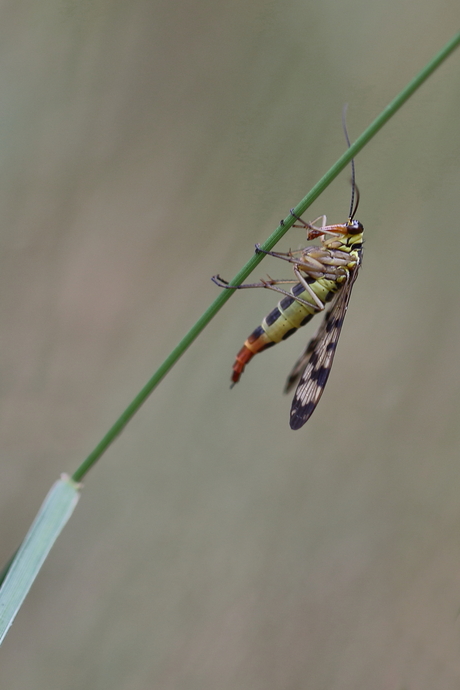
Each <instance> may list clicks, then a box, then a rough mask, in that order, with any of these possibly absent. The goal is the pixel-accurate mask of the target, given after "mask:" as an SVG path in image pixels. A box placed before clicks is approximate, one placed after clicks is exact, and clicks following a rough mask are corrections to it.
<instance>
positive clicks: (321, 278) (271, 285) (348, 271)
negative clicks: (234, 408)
mask: <svg viewBox="0 0 460 690" xmlns="http://www.w3.org/2000/svg"><path fill="white" fill-rule="evenodd" d="M352 205H353V204H352ZM355 211H356V208H355ZM353 215H354V213H352V214H351V217H350V218H349V219H348V221H347V222H346V223H343V224H338V225H326V224H325V218H324V217H323V224H322V225H321V226H316V225H314V224H310V223H305V222H304V221H301V222H302V224H303V226H304V227H305V228H306V229H307V231H308V235H307V239H308V240H311V239H315V238H318V237H319V238H320V240H321V244H320V245H319V246H309V247H306V248H304V249H300V250H297V251H292V252H288V253H287V254H281V253H277V252H266V253H267V254H270V255H271V256H274V257H276V258H279V259H283V260H284V261H288V262H289V263H291V264H292V265H293V270H294V274H295V276H296V280H274V279H272V278H269V279H267V280H262V281H261V282H260V283H253V284H245V285H240V286H238V287H234V286H230V285H228V284H227V283H226V282H225V281H223V280H222V279H221V278H220V277H219V276H214V278H213V280H214V282H215V283H217V285H219V286H220V287H224V288H227V289H242V288H256V287H262V288H267V289H269V290H274V291H275V292H281V293H282V294H283V295H284V297H283V299H281V300H280V302H279V303H278V306H277V307H275V309H273V310H272V311H271V312H270V313H269V314H268V315H267V316H266V317H265V319H264V320H263V321H262V324H261V325H260V326H258V327H257V328H256V329H255V330H254V331H253V332H252V333H251V335H250V336H249V337H248V339H247V340H246V342H245V343H244V345H243V347H242V348H241V350H240V351H239V352H238V354H237V356H236V360H235V363H234V365H233V374H232V385H234V384H235V383H237V382H238V381H239V379H240V376H241V374H242V373H243V371H244V368H245V366H246V364H247V363H248V362H249V361H250V360H251V359H252V357H253V356H254V355H255V354H257V353H259V352H262V351H263V350H266V349H267V348H269V347H272V346H273V345H275V344H276V343H279V342H280V341H281V340H286V338H289V336H290V335H292V334H293V333H294V331H296V330H297V329H298V328H300V327H302V326H304V325H305V324H306V323H308V321H310V319H311V318H312V317H313V316H314V315H315V314H316V313H317V312H319V311H323V310H324V309H325V306H326V304H327V303H328V302H330V301H332V305H331V307H330V309H329V311H328V312H327V313H326V315H325V317H324V319H323V322H322V324H321V326H320V328H319V331H318V333H317V334H316V335H315V336H314V338H313V339H312V340H311V341H310V342H309V344H308V346H307V348H306V349H305V351H304V352H303V353H302V355H301V357H300V358H299V360H298V361H297V363H296V365H295V367H294V369H293V370H292V372H291V374H290V375H289V377H288V380H287V383H286V387H285V392H287V391H288V390H290V389H291V388H292V387H293V386H294V385H295V383H296V382H297V381H299V383H298V386H297V389H296V392H295V395H294V399H293V402H292V407H291V419H290V425H291V429H300V427H302V426H303V425H304V424H305V422H306V421H307V420H308V419H309V418H310V416H311V415H312V413H313V411H314V409H315V408H316V405H317V404H318V402H319V399H320V398H321V395H322V393H323V390H324V387H325V385H326V382H327V379H328V377H329V372H330V370H331V366H332V362H333V359H334V355H335V351H336V347H337V341H338V339H339V336H340V332H341V329H342V325H343V321H344V318H345V314H346V312H347V308H348V303H349V300H350V295H351V290H352V287H353V284H354V282H355V280H356V278H357V275H358V269H359V267H360V265H361V260H362V251H363V249H362V247H363V232H364V228H363V226H362V224H361V223H360V222H359V221H357V220H353ZM299 220H300V219H299ZM297 227H298V226H297ZM328 235H329V238H328V239H326V236H328ZM256 251H261V250H259V249H258V248H257V249H256ZM292 283H295V284H294V285H293V286H292V287H291V289H290V291H289V292H287V291H286V290H284V289H282V288H281V287H279V286H280V285H286V284H292ZM299 379H300V380H299Z"/></svg>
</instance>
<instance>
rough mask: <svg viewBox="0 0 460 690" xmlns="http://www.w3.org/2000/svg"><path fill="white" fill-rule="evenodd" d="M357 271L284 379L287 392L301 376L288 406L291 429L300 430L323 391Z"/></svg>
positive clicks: (338, 295)
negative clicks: (289, 406) (289, 407)
mask: <svg viewBox="0 0 460 690" xmlns="http://www.w3.org/2000/svg"><path fill="white" fill-rule="evenodd" d="M357 273H358V271H354V273H353V274H352V275H351V276H350V279H349V281H348V282H347V283H346V284H345V285H344V286H343V287H342V289H341V290H340V291H339V292H338V294H337V297H336V298H335V300H334V302H333V304H332V307H331V308H330V309H329V311H328V312H327V313H326V315H325V317H324V319H323V321H322V323H321V326H320V327H319V330H318V332H317V334H316V335H315V336H314V337H313V338H312V339H311V340H310V342H309V343H308V345H307V348H306V350H305V352H304V353H303V354H302V356H301V357H300V358H299V360H298V361H297V363H296V365H295V367H294V369H293V370H292V372H291V374H290V376H289V378H288V380H287V382H286V387H285V391H286V392H287V391H288V390H289V389H290V388H291V387H292V386H293V385H294V384H295V382H296V381H297V379H298V378H299V376H300V375H301V379H300V381H299V385H298V386H297V389H296V392H295V395H294V399H293V401H292V406H291V419H290V426H291V429H300V428H301V427H302V426H303V425H304V424H305V422H307V421H308V419H309V418H310V417H311V415H312V414H313V412H314V410H315V408H316V406H317V404H318V402H319V400H320V398H321V396H322V394H323V391H324V387H325V386H326V383H327V380H328V378H329V373H330V371H331V367H332V362H333V361H334V355H335V351H336V349H337V342H338V340H339V337H340V333H341V330H342V326H343V320H344V318H345V314H346V313H347V309H348V303H349V301H350V295H351V290H352V288H353V284H354V282H355V280H356V277H357ZM302 370H303V373H301V372H302Z"/></svg>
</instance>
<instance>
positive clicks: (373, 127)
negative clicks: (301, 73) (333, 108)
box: [72, 32, 460, 482]
mask: <svg viewBox="0 0 460 690" xmlns="http://www.w3.org/2000/svg"><path fill="white" fill-rule="evenodd" d="M459 45H460V32H458V33H457V34H456V35H455V36H454V37H453V38H452V39H451V40H450V41H449V42H448V43H446V45H445V46H444V47H443V48H442V50H440V51H439V53H437V54H436V55H435V56H434V57H433V58H432V59H431V60H430V61H429V62H428V64H427V65H426V66H425V67H424V68H423V69H422V70H421V71H420V72H419V73H418V74H417V76H416V77H415V78H414V79H413V80H412V81H410V82H409V83H408V84H407V86H405V87H404V89H403V90H402V91H401V92H400V93H399V94H398V95H397V96H396V98H394V99H393V100H392V101H391V103H389V104H388V105H387V107H386V108H385V109H384V110H383V111H382V112H381V113H380V115H379V116H378V117H376V119H375V120H374V121H373V122H372V123H371V124H370V125H369V127H367V128H366V129H365V131H364V132H363V133H362V134H361V136H360V137H358V139H357V140H356V141H355V142H354V143H353V144H352V145H351V146H350V147H349V148H348V149H347V150H346V151H345V153H344V154H343V155H342V156H341V157H340V158H339V159H338V160H337V162H336V163H334V165H333V166H332V167H331V168H330V169H329V170H328V171H327V173H326V174H325V175H324V176H323V177H322V178H321V179H320V180H319V182H317V183H316V185H315V186H314V187H313V188H312V189H311V190H310V191H309V192H308V194H307V195H306V196H305V197H304V198H303V199H302V200H301V201H300V202H299V203H298V204H297V206H296V207H295V209H293V210H294V213H295V214H296V216H301V215H302V214H303V213H305V211H306V209H307V208H308V207H309V206H311V204H312V203H313V202H314V201H315V200H316V199H317V198H318V197H319V195H320V194H321V193H322V192H323V191H324V190H325V189H326V187H328V186H329V185H330V184H331V182H332V181H333V180H334V179H335V178H336V177H337V175H338V174H339V173H340V172H341V171H342V170H343V169H344V168H345V167H346V166H347V165H348V164H349V163H350V161H351V159H352V158H354V157H355V156H356V155H357V154H358V153H359V152H360V151H361V150H362V149H363V148H364V146H365V145H366V144H367V143H368V142H369V141H370V140H371V139H372V138H373V137H374V136H375V135H376V134H377V132H378V131H379V130H380V129H381V128H382V127H383V126H384V125H385V124H386V123H387V122H388V120H389V119H390V118H391V117H393V115H395V113H396V112H397V111H398V110H399V109H400V108H401V107H402V106H403V105H404V103H405V102H406V101H407V100H408V99H409V98H410V97H411V96H412V95H413V94H414V93H415V91H417V89H419V88H420V86H421V85H422V84H423V83H424V82H425V81H426V79H428V77H429V76H431V74H433V72H434V71H435V70H436V69H437V68H438V67H439V66H440V65H441V64H442V63H443V62H444V60H446V59H447V58H448V57H449V55H450V54H451V53H452V52H453V51H454V50H455V49H456V48H457V47H458V46H459ZM295 221H296V219H295V217H294V216H293V215H291V214H289V216H288V217H287V218H285V219H284V221H283V222H282V223H281V224H280V225H279V226H278V228H277V229H276V230H275V232H273V233H272V234H271V235H270V237H269V238H268V239H267V240H266V241H265V242H264V243H263V244H262V245H261V248H262V249H264V250H265V251H270V250H271V249H272V248H273V247H274V246H275V244H276V243H277V242H278V241H279V240H280V239H281V238H282V237H283V235H285V233H286V232H287V231H288V230H289V228H290V227H291V226H292V225H293V224H294V223H295ZM262 259H263V255H262V254H254V255H253V256H252V257H251V259H250V260H249V261H248V262H247V263H246V264H245V266H243V268H242V269H241V270H240V271H239V272H238V273H237V274H236V276H235V277H234V279H233V280H232V281H231V282H230V285H239V284H240V283H242V282H243V281H244V280H245V279H246V278H247V277H248V275H249V274H250V273H251V272H252V271H253V270H254V269H255V268H256V266H257V265H258V264H259V263H260V262H261V261H262ZM233 292H234V291H233V290H223V291H222V292H220V293H219V296H218V297H217V298H216V299H215V300H214V302H213V303H212V304H211V306H210V307H209V308H208V309H207V310H206V311H205V312H204V314H203V315H202V316H201V317H200V318H199V319H198V321H197V322H196V323H195V325H194V326H192V328H191V329H190V330H189V332H188V333H187V334H186V335H185V336H184V337H183V338H182V340H181V341H180V342H179V344H178V345H177V346H176V347H175V348H174V350H173V351H172V352H171V354H170V355H169V356H168V357H167V358H166V359H165V361H164V362H163V364H162V365H161V366H160V367H159V368H158V369H157V371H156V372H155V373H154V375H153V376H152V378H151V379H150V380H149V381H148V382H147V383H146V384H145V386H144V387H143V388H142V390H141V391H140V392H139V393H138V395H137V396H136V397H135V398H134V400H133V401H132V402H131V404H130V405H128V407H127V408H126V410H125V411H124V412H123V414H122V415H121V416H120V417H119V418H118V419H117V421H116V422H115V424H114V425H113V426H112V427H111V428H110V429H109V431H108V432H107V433H106V435H105V436H104V437H103V438H102V439H101V441H100V442H99V443H98V445H97V446H96V447H95V449H94V450H93V451H92V452H91V453H90V455H88V457H87V458H86V460H85V461H84V462H83V463H82V464H81V465H80V467H79V468H78V469H77V470H76V472H75V473H74V474H73V476H72V479H73V481H75V482H80V481H81V480H82V479H83V477H84V476H85V475H86V473H87V472H88V471H89V470H90V469H91V467H92V466H93V465H94V463H95V462H97V460H99V458H100V457H101V455H102V454H103V453H104V452H105V451H106V450H107V448H108V447H109V446H110V445H111V444H112V443H113V442H114V440H115V439H116V437H117V436H118V435H119V434H120V433H121V432H122V431H123V429H124V428H125V426H126V425H127V424H128V422H129V421H130V420H131V418H132V417H133V416H134V415H135V414H136V412H137V411H138V410H139V408H140V407H141V405H142V404H143V403H144V402H145V401H146V400H147V398H148V397H149V395H150V394H151V393H152V392H153V390H154V389H155V388H156V387H157V385H158V384H159V383H160V381H161V380H162V379H163V378H164V376H166V374H167V373H168V372H169V370H170V369H171V368H172V367H173V366H174V364H175V363H176V362H177V360H178V359H179V358H180V357H181V356H182V355H183V354H184V352H185V351H186V350H187V348H188V347H190V345H191V344H192V343H193V341H194V340H195V339H196V338H197V337H198V336H199V334H200V333H201V331H202V330H203V329H204V328H205V326H207V324H208V323H209V322H210V321H211V319H212V318H213V317H214V316H215V315H216V314H217V312H218V311H219V310H220V309H221V308H222V307H223V305H224V304H225V302H226V301H227V300H228V299H230V297H231V296H232V294H233Z"/></svg>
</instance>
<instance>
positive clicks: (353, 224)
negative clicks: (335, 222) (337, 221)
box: [347, 220, 364, 235]
mask: <svg viewBox="0 0 460 690" xmlns="http://www.w3.org/2000/svg"><path fill="white" fill-rule="evenodd" d="M347 230H348V233H349V234H350V235H358V234H359V233H360V232H363V230H364V227H363V224H362V223H360V222H359V220H351V221H349V222H348V223H347Z"/></svg>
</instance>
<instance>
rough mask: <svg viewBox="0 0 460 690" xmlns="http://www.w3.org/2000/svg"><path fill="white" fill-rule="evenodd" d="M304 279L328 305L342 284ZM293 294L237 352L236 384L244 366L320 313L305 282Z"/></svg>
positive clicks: (233, 376)
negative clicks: (302, 301)
mask: <svg viewBox="0 0 460 690" xmlns="http://www.w3.org/2000/svg"><path fill="white" fill-rule="evenodd" d="M305 280H306V281H307V283H308V284H309V285H310V288H311V289H312V290H313V292H314V293H315V294H316V295H317V296H318V298H319V299H320V300H321V302H322V303H323V304H325V303H326V302H329V301H330V300H331V299H332V297H333V296H334V294H335V293H336V292H337V290H339V289H340V287H341V286H342V284H343V283H342V282H340V283H339V282H336V281H334V280H328V279H326V278H319V279H313V278H309V277H307V276H306V277H305ZM290 293H291V295H292V297H288V296H286V297H283V299H282V300H280V301H279V302H278V306H277V307H275V309H273V310H272V311H271V312H270V313H269V314H268V315H267V316H266V317H265V319H264V320H263V321H262V324H261V325H260V326H258V327H257V328H256V329H255V331H253V332H252V333H251V335H250V336H249V338H248V339H247V340H246V342H245V343H244V345H243V347H242V348H241V350H240V351H239V352H238V354H237V356H236V359H235V363H234V365H233V374H232V381H233V383H237V382H238V381H239V380H240V376H241V374H242V373H243V371H244V367H245V366H246V364H247V363H248V362H249V361H250V360H251V359H252V358H253V357H254V355H256V354H257V353H258V352H262V350H266V349H267V348H269V347H272V345H275V344H276V343H279V342H280V341H281V340H286V338H289V336H290V335H292V334H293V333H294V331H296V330H297V329H298V328H300V327H301V326H304V325H305V324H306V323H308V321H310V319H311V318H312V316H314V315H315V314H316V313H317V312H318V307H317V306H316V304H315V303H314V301H313V297H312V296H311V295H310V293H309V292H308V291H307V290H306V289H305V287H304V286H303V285H302V283H296V284H295V285H294V286H293V287H292V288H291V290H290ZM296 297H297V298H300V299H302V300H304V301H305V302H309V304H311V306H308V305H306V304H303V303H301V302H298V301H297V299H295V298H296Z"/></svg>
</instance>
